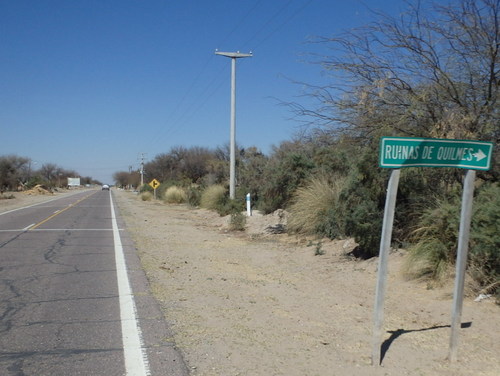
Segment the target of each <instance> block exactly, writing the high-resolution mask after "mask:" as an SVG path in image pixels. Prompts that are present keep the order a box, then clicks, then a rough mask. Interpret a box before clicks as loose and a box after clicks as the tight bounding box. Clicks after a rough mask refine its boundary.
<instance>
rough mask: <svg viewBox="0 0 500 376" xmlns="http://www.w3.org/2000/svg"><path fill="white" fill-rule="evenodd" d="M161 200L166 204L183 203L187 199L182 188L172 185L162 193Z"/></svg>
mask: <svg viewBox="0 0 500 376" xmlns="http://www.w3.org/2000/svg"><path fill="white" fill-rule="evenodd" d="M163 200H164V201H165V202H166V203H167V204H183V203H185V202H186V201H187V194H186V191H184V189H182V188H180V187H177V186H175V185H173V186H171V187H168V188H167V190H166V191H165V193H164V194H163Z"/></svg>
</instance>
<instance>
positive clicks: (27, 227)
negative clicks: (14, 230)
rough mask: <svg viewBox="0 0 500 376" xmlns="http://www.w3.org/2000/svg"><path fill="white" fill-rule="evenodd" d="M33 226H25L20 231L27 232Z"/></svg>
mask: <svg viewBox="0 0 500 376" xmlns="http://www.w3.org/2000/svg"><path fill="white" fill-rule="evenodd" d="M34 225H35V224H34V223H32V224H31V225H29V226H26V227H25V228H23V230H22V231H28V229H29V228H30V227H32V226H34Z"/></svg>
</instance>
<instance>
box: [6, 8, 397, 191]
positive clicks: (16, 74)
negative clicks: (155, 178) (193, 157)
mask: <svg viewBox="0 0 500 376" xmlns="http://www.w3.org/2000/svg"><path fill="white" fill-rule="evenodd" d="M368 8H372V9H376V10H383V11H385V12H387V13H389V14H392V15H397V14H398V13H399V12H400V11H401V10H402V9H404V8H405V4H404V1H403V0H363V1H361V0H350V1H345V0H292V1H290V0H210V1H208V0H207V1H205V0H182V1H180V0H179V1H167V0H162V1H160V0H142V1H140V0H134V1H132V0H78V1H77V0H0V132H1V133H0V137H1V140H2V141H1V149H0V155H6V154H16V155H18V156H25V157H29V158H31V159H32V160H33V161H34V162H36V163H37V164H36V165H35V167H36V168H38V167H40V166H41V165H42V164H44V163H55V164H57V165H59V166H61V167H64V168H67V169H74V170H76V171H78V172H79V173H80V174H81V175H83V176H92V177H94V178H96V179H99V180H101V181H102V182H112V180H111V177H112V174H113V173H114V172H116V171H127V170H128V168H129V166H132V167H133V168H134V169H136V168H138V165H139V156H140V154H141V153H146V154H145V157H146V161H148V160H151V159H153V158H154V157H155V156H156V155H157V154H159V153H163V152H168V151H169V150H170V148H171V147H172V146H186V147H190V146H205V147H210V148H214V147H216V146H219V145H223V144H225V143H227V142H229V124H230V59H228V58H225V57H221V56H216V55H215V54H214V52H215V49H219V51H241V52H249V51H252V52H253V54H254V56H253V57H252V58H247V59H240V60H238V62H237V69H236V71H237V90H236V92H237V111H236V117H237V118H236V124H237V142H238V144H239V145H241V146H244V147H248V146H257V147H258V148H260V149H261V150H262V151H263V152H265V153H268V152H269V151H270V147H271V145H278V144H279V143H280V142H281V141H284V140H289V139H291V137H292V135H293V133H294V132H295V131H296V128H297V126H298V123H297V122H294V121H292V120H290V118H291V117H292V114H291V113H290V112H289V110H288V109H287V108H286V107H285V106H280V105H279V104H278V101H277V100H276V99H278V100H281V101H291V100H297V96H298V95H300V87H299V86H298V85H296V84H293V83H291V81H290V80H291V79H292V80H297V81H305V82H310V83H318V82H321V75H320V70H319V67H318V66H315V65H312V64H308V63H307V62H305V60H307V58H306V57H304V56H303V55H304V53H305V52H307V51H310V50H311V46H310V45H308V44H307V43H306V42H307V41H308V40H310V38H311V37H314V36H329V35H334V34H338V33H340V32H341V31H343V30H346V29H350V28H352V27H356V26H360V25H363V24H366V23H368V22H370V21H371V20H373V16H372V14H371V13H370V11H369V9H368ZM324 52H325V53H329V52H328V51H324Z"/></svg>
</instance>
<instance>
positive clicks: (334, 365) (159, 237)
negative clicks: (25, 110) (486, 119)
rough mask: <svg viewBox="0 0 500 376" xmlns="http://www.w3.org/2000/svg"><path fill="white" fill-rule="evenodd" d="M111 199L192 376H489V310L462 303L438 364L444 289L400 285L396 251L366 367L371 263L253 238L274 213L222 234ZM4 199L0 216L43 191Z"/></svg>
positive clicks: (221, 228)
mask: <svg viewBox="0 0 500 376" xmlns="http://www.w3.org/2000/svg"><path fill="white" fill-rule="evenodd" d="M62 194H64V193H62ZM113 194H114V197H115V198H116V200H115V201H116V202H117V204H118V206H119V210H120V213H121V215H122V216H123V218H124V220H125V222H126V225H127V228H128V230H129V231H130V233H131V235H132V237H133V238H134V240H135V242H136V245H137V249H138V253H139V256H140V258H141V262H142V265H143V267H144V269H145V272H146V274H147V276H148V278H149V280H150V285H151V290H152V291H153V293H154V295H155V296H156V298H157V299H158V301H159V302H160V304H161V306H162V309H163V312H164V315H165V319H166V320H167V321H168V322H169V323H170V325H171V326H172V329H173V331H174V333H175V334H174V338H173V340H174V341H175V342H176V344H177V346H178V347H179V348H180V350H181V351H182V353H183V355H184V357H185V359H186V362H187V364H188V365H189V367H190V369H191V373H192V375H193V376H231V375H248V376H269V375H287V376H288V375H290V376H305V375H308V376H314V375H321V376H323V375H339V376H344V375H376V376H378V375H450V376H451V375H491V376H493V375H499V374H500V309H499V308H498V306H496V305H495V304H494V302H493V301H492V300H491V299H487V300H483V301H481V302H474V297H470V298H468V299H467V300H466V301H465V303H464V307H463V314H462V322H463V323H467V324H468V325H466V327H465V328H464V329H462V330H461V331H460V339H459V361H458V362H457V363H456V364H453V365H450V364H449V362H448V361H446V356H447V353H448V343H449V336H450V328H449V325H450V321H451V304H452V296H451V293H452V287H451V286H447V287H445V288H442V289H434V290H428V289H427V288H426V285H425V284H420V283H415V282H407V281H405V280H404V279H403V278H402V277H401V275H400V272H399V269H400V267H401V264H402V260H403V258H404V254H403V253H401V252H395V253H393V254H391V256H390V260H389V272H390V275H389V282H388V291H387V297H386V303H385V329H386V333H385V337H384V340H385V343H384V351H383V354H384V359H383V366H382V367H373V366H371V365H370V355H371V340H372V327H373V320H372V315H373V301H374V289H375V281H376V268H377V260H376V259H373V260H368V261H356V260H353V259H350V258H348V257H346V256H345V254H346V250H348V249H350V247H351V246H352V244H350V243H349V242H345V241H338V242H325V243H323V244H322V246H321V250H322V251H324V252H325V253H324V254H323V255H319V256H315V246H307V243H305V242H298V241H297V239H295V238H293V237H289V236H287V235H263V232H264V231H263V230H264V229H265V228H266V227H267V226H269V225H271V226H273V225H274V227H279V226H276V224H279V223H280V221H281V219H280V218H279V216H274V217H273V216H266V217H261V216H257V215H256V216H253V217H251V218H249V221H248V229H247V231H246V232H245V233H231V232H228V231H227V230H226V224H225V219H224V218H221V217H219V216H218V215H217V214H215V213H212V212H208V211H205V210H194V209H190V208H187V207H185V206H175V205H165V204H162V203H160V202H158V201H156V202H143V201H141V200H140V199H139V198H138V197H137V196H136V195H133V194H132V193H130V192H125V191H116V190H114V191H113ZM15 195H16V199H12V200H0V213H1V212H5V211H8V210H12V209H14V208H17V207H20V206H27V205H31V204H35V203H39V202H43V201H46V200H49V199H51V198H53V197H54V196H28V195H23V194H20V193H17V194H15ZM56 195H57V194H56Z"/></svg>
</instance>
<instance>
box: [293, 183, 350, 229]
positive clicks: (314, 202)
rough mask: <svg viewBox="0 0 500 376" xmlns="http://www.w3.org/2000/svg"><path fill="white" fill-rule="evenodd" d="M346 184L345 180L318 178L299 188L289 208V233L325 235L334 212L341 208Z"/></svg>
mask: <svg viewBox="0 0 500 376" xmlns="http://www.w3.org/2000/svg"><path fill="white" fill-rule="evenodd" d="M344 183H345V179H344V178H338V179H336V180H334V181H329V180H328V179H327V178H326V177H316V178H312V179H311V180H310V181H309V183H308V184H306V185H305V186H304V187H300V188H298V189H297V190H296V192H295V194H294V196H293V199H292V204H291V206H290V207H289V208H288V211H289V213H290V216H289V217H288V221H287V228H288V231H289V232H292V233H300V234H308V235H312V234H321V233H323V232H324V228H325V223H326V222H328V221H329V217H331V216H332V212H336V211H337V209H338V208H339V205H338V201H339V196H340V193H341V191H342V188H343V186H344Z"/></svg>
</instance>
